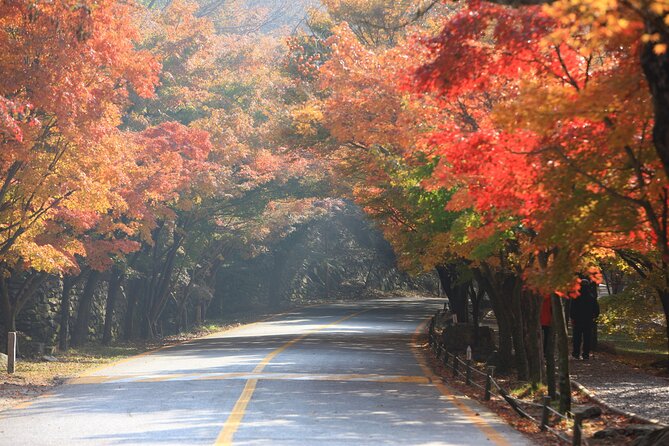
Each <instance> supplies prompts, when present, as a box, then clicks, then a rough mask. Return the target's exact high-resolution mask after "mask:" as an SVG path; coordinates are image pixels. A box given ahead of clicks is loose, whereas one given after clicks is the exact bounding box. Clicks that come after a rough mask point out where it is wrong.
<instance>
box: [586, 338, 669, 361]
mask: <svg viewBox="0 0 669 446" xmlns="http://www.w3.org/2000/svg"><path fill="white" fill-rule="evenodd" d="M598 344H599V350H600V351H604V352H608V353H612V354H614V355H616V356H617V357H619V358H620V359H621V360H623V361H624V362H627V363H630V364H633V365H637V366H641V367H648V366H653V367H655V368H657V367H662V366H663V364H665V365H664V367H665V368H666V361H667V349H666V345H658V344H656V343H652V342H648V341H643V340H638V339H634V338H632V337H631V336H630V335H628V334H627V333H602V332H600V333H599V334H598ZM611 347H613V348H611Z"/></svg>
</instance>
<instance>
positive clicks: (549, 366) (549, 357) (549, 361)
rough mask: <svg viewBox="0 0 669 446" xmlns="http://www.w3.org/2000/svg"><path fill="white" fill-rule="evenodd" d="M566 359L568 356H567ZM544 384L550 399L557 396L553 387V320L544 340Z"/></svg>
mask: <svg viewBox="0 0 669 446" xmlns="http://www.w3.org/2000/svg"><path fill="white" fill-rule="evenodd" d="M567 360H569V358H568V357H567ZM546 386H547V387H548V396H550V397H551V399H552V400H555V398H556V397H557V389H556V387H555V321H554V320H553V321H551V327H550V329H549V330H548V339H547V340H546Z"/></svg>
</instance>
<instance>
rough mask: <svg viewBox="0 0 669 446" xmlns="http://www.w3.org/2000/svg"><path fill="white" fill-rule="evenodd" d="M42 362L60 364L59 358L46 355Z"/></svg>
mask: <svg viewBox="0 0 669 446" xmlns="http://www.w3.org/2000/svg"><path fill="white" fill-rule="evenodd" d="M42 361H46V362H58V358H56V357H53V356H50V355H44V356H42Z"/></svg>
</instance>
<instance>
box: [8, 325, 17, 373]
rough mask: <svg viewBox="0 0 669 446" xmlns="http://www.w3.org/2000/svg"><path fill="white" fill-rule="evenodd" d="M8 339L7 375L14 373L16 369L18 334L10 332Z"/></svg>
mask: <svg viewBox="0 0 669 446" xmlns="http://www.w3.org/2000/svg"><path fill="white" fill-rule="evenodd" d="M8 335H9V336H8V338H7V373H14V370H15V368H16V332H15V331H10V332H9V333H8Z"/></svg>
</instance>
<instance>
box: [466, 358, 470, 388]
mask: <svg viewBox="0 0 669 446" xmlns="http://www.w3.org/2000/svg"><path fill="white" fill-rule="evenodd" d="M471 383H472V360H471V359H468V360H467V373H466V375H465V384H467V385H468V386H469V385H471Z"/></svg>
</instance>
